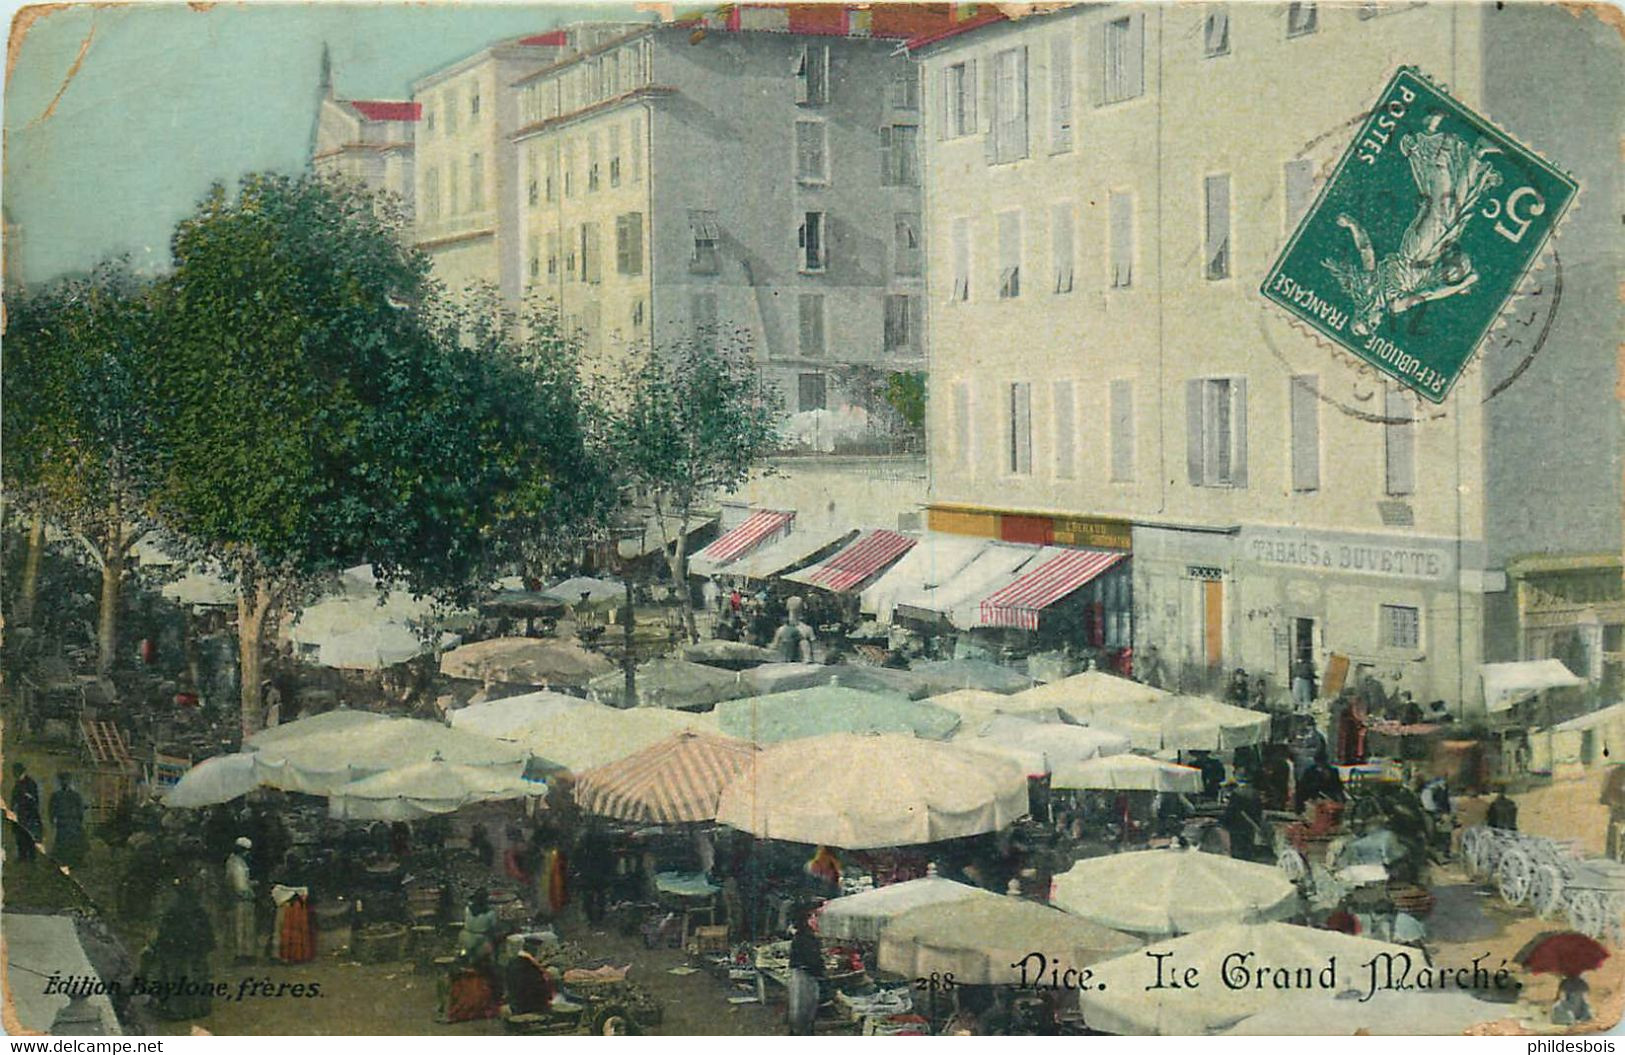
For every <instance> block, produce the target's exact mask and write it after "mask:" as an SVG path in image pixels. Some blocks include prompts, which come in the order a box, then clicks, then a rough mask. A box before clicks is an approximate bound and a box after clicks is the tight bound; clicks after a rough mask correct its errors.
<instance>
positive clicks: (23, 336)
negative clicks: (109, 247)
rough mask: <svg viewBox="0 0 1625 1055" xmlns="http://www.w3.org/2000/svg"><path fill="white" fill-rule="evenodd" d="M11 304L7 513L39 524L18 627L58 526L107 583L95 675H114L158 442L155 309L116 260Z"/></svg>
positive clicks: (29, 609) (146, 288) (149, 293)
mask: <svg viewBox="0 0 1625 1055" xmlns="http://www.w3.org/2000/svg"><path fill="white" fill-rule="evenodd" d="M7 301H8V303H7V316H8V317H7V326H6V346H7V347H6V352H7V355H6V369H5V371H4V374H3V385H4V391H3V397H0V398H3V403H4V406H5V414H4V416H3V419H0V421H3V430H4V431H3V439H0V442H3V444H4V449H5V458H4V461H3V467H4V485H5V490H6V494H7V497H8V504H10V505H11V506H12V508H15V509H17V510H19V511H21V512H24V513H25V514H27V515H29V516H30V517H31V520H32V523H31V524H30V527H29V540H28V551H27V554H26V556H25V558H24V565H23V574H22V583H21V585H20V588H19V592H18V597H17V600H16V609H15V611H16V616H17V621H18V622H19V623H21V624H24V625H27V624H28V622H29V621H30V619H31V617H32V614H33V608H34V595H35V591H36V589H37V585H38V578H39V562H40V554H41V553H42V552H43V548H44V541H45V526H46V524H47V522H50V523H54V524H55V525H57V526H58V527H59V528H61V529H62V530H63V531H64V532H66V533H67V534H68V535H69V536H71V537H72V538H74V539H75V540H77V541H78V542H79V544H80V545H81V546H82V547H83V549H84V551H85V552H86V553H87V554H88V555H89V556H90V558H91V561H92V562H93V563H94V565H95V567H96V569H97V571H98V572H99V573H100V576H101V597H100V606H99V616H98V619H97V628H96V644H97V670H98V671H99V672H101V673H104V674H105V673H107V672H108V671H109V670H111V669H112V666H113V662H114V659H115V658H116V657H117V655H118V646H119V639H118V629H119V605H120V601H121V597H122V591H123V587H124V583H125V580H126V577H127V574H128V570H129V556H130V550H131V547H133V546H134V545H135V543H136V542H137V541H138V540H139V539H140V538H141V537H142V535H143V534H145V531H146V528H145V526H144V517H143V509H144V507H143V500H144V495H145V492H146V489H147V487H148V485H149V484H150V471H151V468H152V461H153V442H152V441H153V437H152V433H151V429H150V427H149V423H150V417H151V415H150V407H151V400H152V396H151V392H150V388H149V386H148V385H147V380H148V378H147V377H146V376H145V373H144V363H145V362H146V361H147V360H148V359H149V357H150V356H151V354H152V339H151V337H152V333H153V325H154V318H155V314H156V299H155V296H154V292H153V290H152V288H151V285H150V283H148V282H146V281H143V280H141V279H139V278H138V277H136V276H135V275H134V274H132V273H131V272H130V271H129V269H128V268H127V266H125V265H124V264H123V263H122V262H118V263H110V264H104V265H102V266H100V267H98V268H97V269H96V270H95V271H94V272H92V273H91V274H90V275H89V276H86V277H76V278H68V279H63V280H60V281H57V282H53V283H51V284H49V285H47V286H45V287H43V288H40V289H38V290H32V291H29V290H14V291H13V292H12V295H11V296H9V297H8V298H7Z"/></svg>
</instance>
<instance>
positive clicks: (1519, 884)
mask: <svg viewBox="0 0 1625 1055" xmlns="http://www.w3.org/2000/svg"><path fill="white" fill-rule="evenodd" d="M1534 878H1535V864H1534V862H1533V861H1531V860H1530V859H1529V854H1528V853H1527V852H1525V850H1524V849H1523V848H1522V847H1514V846H1509V847H1507V849H1506V851H1505V852H1504V853H1502V854H1501V863H1500V864H1499V865H1497V866H1496V869H1495V885H1496V887H1497V888H1499V889H1500V891H1501V896H1502V897H1504V898H1506V900H1507V903H1508V904H1512V905H1521V904H1523V903H1524V899H1525V898H1527V897H1528V896H1529V888H1530V886H1531V885H1532V884H1533V882H1534Z"/></svg>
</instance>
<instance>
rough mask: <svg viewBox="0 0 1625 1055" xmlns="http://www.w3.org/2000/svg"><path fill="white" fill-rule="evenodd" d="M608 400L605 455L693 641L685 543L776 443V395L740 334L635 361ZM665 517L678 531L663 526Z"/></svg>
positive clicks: (682, 345) (684, 345)
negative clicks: (644, 524)
mask: <svg viewBox="0 0 1625 1055" xmlns="http://www.w3.org/2000/svg"><path fill="white" fill-rule="evenodd" d="M616 396H617V397H616V398H613V399H610V400H607V401H605V402H606V406H608V407H610V408H611V410H610V411H609V413H610V415H611V417H610V424H609V428H608V430H607V436H606V441H607V446H608V455H609V458H610V461H611V463H612V464H613V466H614V469H615V471H616V473H617V474H619V476H620V478H621V479H622V480H624V481H625V482H626V483H627V484H629V485H631V486H632V487H633V488H635V489H636V490H637V491H639V492H641V493H642V495H643V496H645V498H646V499H647V501H648V502H649V504H650V506H651V507H652V511H653V512H654V514H655V519H656V522H657V523H658V524H659V525H660V530H661V540H662V542H663V543H664V547H665V551H666V561H667V565H668V568H669V570H670V572H671V580H672V585H673V586H675V587H676V593H677V596H678V599H679V604H680V606H681V611H682V616H683V622H684V625H685V626H686V627H687V630H688V634H689V637H690V638H694V637H696V636H697V635H696V633H695V628H694V613H693V610H692V606H691V605H690V603H689V591H688V554H687V552H686V550H685V545H686V542H687V538H688V533H689V531H690V530H691V529H692V528H693V526H694V520H695V517H696V515H697V514H698V511H699V509H700V506H701V503H704V502H707V501H710V500H711V499H712V498H714V497H715V496H717V495H719V494H726V493H728V492H730V491H733V490H736V489H737V488H738V487H739V486H740V485H742V484H743V483H744V482H745V481H746V480H747V479H748V478H749V477H750V475H751V473H752V472H753V471H754V470H757V469H759V468H760V467H761V465H762V463H763V462H764V461H765V459H766V458H767V456H768V455H770V454H771V453H772V452H773V451H775V450H777V449H778V448H779V446H780V442H781V441H780V435H779V419H780V409H779V398H778V394H777V393H776V392H775V391H774V390H773V388H772V387H771V386H770V385H768V384H767V383H766V382H765V381H764V380H763V378H762V376H761V373H760V371H758V369H757V368H756V365H755V361H754V358H753V356H752V349H751V347H750V344H749V342H748V340H747V339H746V338H745V337H743V336H742V335H737V334H735V335H731V336H728V337H727V338H725V340H724V341H723V342H721V343H719V342H718V341H717V340H716V339H714V338H710V337H709V335H707V337H706V338H705V339H699V340H689V341H681V342H675V343H674V344H672V345H670V346H668V347H666V348H663V349H659V350H657V351H656V352H655V353H654V354H652V355H648V356H645V357H643V358H642V361H641V362H640V363H637V364H634V365H633V366H632V367H631V368H630V371H629V373H628V376H627V377H626V378H625V380H624V384H623V387H622V390H621V391H620V392H618V393H617V394H616ZM668 518H670V519H671V521H674V522H675V528H676V530H675V531H671V530H669V529H668Z"/></svg>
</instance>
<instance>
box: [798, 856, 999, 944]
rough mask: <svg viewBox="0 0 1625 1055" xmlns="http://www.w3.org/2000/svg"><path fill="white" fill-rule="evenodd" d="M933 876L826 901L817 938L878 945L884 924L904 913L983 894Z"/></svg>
mask: <svg viewBox="0 0 1625 1055" xmlns="http://www.w3.org/2000/svg"><path fill="white" fill-rule="evenodd" d="M932 872H933V874H931V875H927V876H926V877H924V878H923V879H910V880H907V881H905V882H902V883H893V884H891V885H890V886H883V887H876V888H875V889H873V890H865V891H863V892H862V893H861V894H848V895H847V896H846V897H838V898H835V899H834V900H832V901H826V902H825V903H824V907H823V908H822V909H820V910H819V913H818V933H819V935H820V936H821V937H825V938H835V939H837V940H841V941H866V942H874V941H878V940H880V934H881V932H882V931H884V930H885V929H886V926H887V924H889V923H890V922H891V921H892V920H894V919H896V918H897V917H898V916H901V915H902V914H903V913H905V912H908V911H910V910H912V909H917V908H919V907H921V906H922V905H935V904H939V903H944V902H952V901H964V900H965V899H966V898H973V897H976V896H977V895H980V894H983V893H985V891H982V890H980V889H978V888H976V887H973V886H970V885H969V884H967V883H956V882H954V881H953V880H952V879H942V878H940V877H938V876H937V875H936V874H935V869H933V870H932Z"/></svg>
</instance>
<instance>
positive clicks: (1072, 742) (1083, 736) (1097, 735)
mask: <svg viewBox="0 0 1625 1055" xmlns="http://www.w3.org/2000/svg"><path fill="white" fill-rule="evenodd" d="M954 743H956V744H962V745H963V746H965V747H971V748H976V749H979V750H987V751H994V752H997V753H999V754H1002V755H1006V756H1008V757H1010V758H1013V759H1015V760H1016V761H1017V762H1020V763H1021V765H1022V767H1023V768H1025V769H1026V771H1027V773H1028V774H1029V775H1031V776H1043V775H1044V774H1045V773H1050V772H1053V771H1054V769H1055V768H1056V767H1057V766H1064V765H1075V764H1079V763H1082V762H1087V761H1088V760H1089V759H1091V758H1101V757H1105V756H1108V755H1120V754H1123V753H1124V752H1126V751H1127V750H1128V749H1129V740H1128V737H1126V736H1120V735H1118V734H1117V733H1113V732H1109V731H1107V730H1105V729H1090V728H1086V727H1084V726H1081V725H1059V724H1055V723H1051V722H1034V721H1029V720H1027V719H1026V718H1020V717H1016V716H1014V715H1009V714H1000V715H995V716H994V717H993V718H991V719H989V720H988V721H986V722H982V723H981V724H980V725H978V726H976V728H975V730H974V732H973V733H972V734H971V735H969V736H967V735H966V734H965V731H964V729H963V728H961V730H960V733H959V735H957V736H956V737H954Z"/></svg>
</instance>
